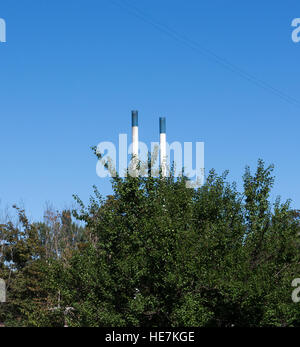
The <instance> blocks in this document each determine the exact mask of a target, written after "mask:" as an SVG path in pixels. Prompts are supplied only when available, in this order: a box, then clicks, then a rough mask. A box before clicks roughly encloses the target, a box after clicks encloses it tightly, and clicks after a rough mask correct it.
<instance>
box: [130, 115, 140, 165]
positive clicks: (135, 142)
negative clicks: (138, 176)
mask: <svg viewBox="0 0 300 347" xmlns="http://www.w3.org/2000/svg"><path fill="white" fill-rule="evenodd" d="M131 121H132V156H133V157H135V158H136V159H138V155H139V126H138V111H132V112H131Z"/></svg>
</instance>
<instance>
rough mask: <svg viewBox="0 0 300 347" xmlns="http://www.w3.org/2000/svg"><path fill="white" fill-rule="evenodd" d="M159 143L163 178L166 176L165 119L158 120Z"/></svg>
mask: <svg viewBox="0 0 300 347" xmlns="http://www.w3.org/2000/svg"><path fill="white" fill-rule="evenodd" d="M159 141H160V167H161V174H162V176H163V177H166V176H167V157H166V156H167V139H166V118H165V117H160V118H159Z"/></svg>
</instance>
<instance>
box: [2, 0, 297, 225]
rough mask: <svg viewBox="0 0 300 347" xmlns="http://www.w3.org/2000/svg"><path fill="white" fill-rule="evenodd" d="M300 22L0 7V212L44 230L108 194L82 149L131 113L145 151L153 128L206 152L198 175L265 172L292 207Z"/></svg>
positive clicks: (140, 7)
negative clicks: (59, 216) (2, 37)
mask: <svg viewBox="0 0 300 347" xmlns="http://www.w3.org/2000/svg"><path fill="white" fill-rule="evenodd" d="M132 6H134V7H132ZM135 7H136V8H137V10H136V9H135ZM299 17H300V2H299V0H286V1H271V0H264V1H261V0H252V1H238V0H226V1H225V0H209V1H208V0H201V1H200V0H151V1H150V0H51V1H49V0H22V1H20V0H2V1H1V3H0V18H3V19H5V21H6V25H7V42H6V43H0V69H1V70H0V79H1V80H0V81H1V83H0V116H1V137H0V165H1V170H0V179H1V181H0V199H1V206H2V207H5V206H7V205H12V204H13V203H20V202H22V204H23V205H24V206H25V208H26V209H27V210H28V213H29V215H30V216H31V217H32V218H33V219H39V218H41V217H42V215H43V210H44V207H45V202H46V201H50V202H52V203H53V205H54V206H56V207H57V208H58V209H60V208H63V207H65V206H68V205H69V204H70V203H72V201H73V199H72V194H74V193H76V194H78V195H79V196H80V197H81V198H82V199H83V200H84V201H85V202H87V201H88V197H89V195H90V194H91V192H92V185H93V184H96V185H98V187H99V189H100V191H101V192H102V193H103V194H104V195H106V194H108V193H110V184H109V182H108V180H106V179H100V178H99V177H97V175H96V158H95V157H94V156H93V154H92V151H91V150H90V147H91V146H92V145H97V144H98V143H99V142H101V141H113V142H115V143H116V144H117V143H118V142H117V141H118V134H119V133H128V134H130V112H131V110H132V109H137V110H139V115H140V139H141V140H143V141H144V142H146V143H150V141H155V140H158V117H159V116H165V117H167V139H168V141H169V142H172V141H176V140H177V141H181V142H182V141H192V142H195V141H204V142H205V167H206V171H208V170H209V169H210V168H215V169H216V170H217V172H218V173H221V172H222V171H224V170H226V169H229V170H230V175H229V179H230V180H235V181H237V182H238V183H240V182H241V176H242V174H243V172H244V168H245V166H246V165H250V166H251V167H252V168H253V169H254V168H255V166H256V162H257V159H258V158H262V159H264V160H265V161H266V163H268V164H270V163H274V164H275V175H276V184H275V188H274V194H273V196H272V198H275V196H276V195H281V196H282V198H283V199H287V198H291V199H292V200H293V207H295V208H300V185H299V171H300V159H299V154H298V153H299V148H300V138H299V132H300V118H299V115H300V106H299V105H300V103H299V104H297V103H296V102H294V101H293V99H297V100H300V95H299V94H300V84H299V81H300V65H299V63H300V42H299V43H294V42H293V41H292V39H291V34H292V31H293V28H292V27H291V22H292V20H293V19H294V18H299ZM207 51H209V52H210V53H207ZM239 69H241V70H243V71H244V72H240V70H239ZM262 81H263V82H262ZM266 85H268V86H266ZM292 98H293V99H292Z"/></svg>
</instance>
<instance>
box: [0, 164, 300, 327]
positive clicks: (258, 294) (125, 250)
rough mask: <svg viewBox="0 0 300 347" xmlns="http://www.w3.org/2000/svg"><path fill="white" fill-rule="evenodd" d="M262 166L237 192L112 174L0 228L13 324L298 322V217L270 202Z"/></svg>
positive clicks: (3, 310)
mask: <svg viewBox="0 0 300 347" xmlns="http://www.w3.org/2000/svg"><path fill="white" fill-rule="evenodd" d="M272 170H273V168H272V167H265V165H264V163H263V162H262V161H259V162H258V167H257V170H256V172H255V173H254V175H252V174H251V172H250V170H249V168H247V169H246V171H245V174H244V176H243V179H244V190H243V192H241V193H240V192H238V191H237V189H236V186H235V185H234V184H230V183H228V182H227V181H226V174H224V175H221V176H218V175H217V174H216V173H215V172H214V171H211V172H210V173H209V175H208V177H207V178H206V183H205V184H204V186H202V187H201V188H198V189H190V188H186V180H187V179H186V178H185V177H181V178H177V179H175V178H174V177H173V176H172V175H171V177H168V178H165V179H162V178H159V177H139V178H135V177H130V176H128V177H126V178H120V177H116V178H114V179H113V180H112V187H113V195H111V196H108V197H106V198H104V197H102V196H101V195H100V193H99V192H98V190H97V189H96V188H95V194H94V196H93V197H92V198H91V201H90V204H89V206H88V207H86V206H84V204H83V203H82V201H81V200H80V199H79V198H78V197H76V200H77V202H78V203H79V208H78V209H77V210H76V211H73V217H75V218H76V219H77V220H79V221H81V224H80V225H84V227H79V226H78V225H79V224H78V223H77V224H76V223H74V221H72V216H71V214H70V211H63V212H62V213H61V214H59V213H53V212H52V213H50V212H49V211H48V213H47V215H46V219H45V221H44V222H41V223H29V221H28V219H27V218H26V215H25V213H24V211H22V210H18V214H19V220H20V223H19V224H18V225H15V224H14V223H12V222H8V223H5V224H3V225H1V226H0V238H1V239H2V240H3V241H2V243H1V244H0V278H4V279H5V280H6V281H7V285H8V302H7V303H6V304H2V305H0V321H2V322H4V323H5V324H6V325H12V326H16V325H19V326H63V325H64V324H66V325H68V326H174V327H176V326H219V327H231V326H299V325H300V310H299V305H300V304H296V303H294V302H293V301H292V299H291V293H292V290H293V288H292V287H291V282H292V280H293V279H294V278H297V277H300V262H299V260H300V259H299V246H300V243H299V235H298V233H299V231H300V227H299V225H300V224H299V213H298V212H297V211H293V210H291V208H290V206H289V202H284V203H281V202H280V201H279V200H277V201H276V202H275V204H271V203H270V197H269V195H270V191H271V188H272V185H273V177H272Z"/></svg>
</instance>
